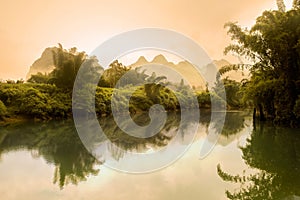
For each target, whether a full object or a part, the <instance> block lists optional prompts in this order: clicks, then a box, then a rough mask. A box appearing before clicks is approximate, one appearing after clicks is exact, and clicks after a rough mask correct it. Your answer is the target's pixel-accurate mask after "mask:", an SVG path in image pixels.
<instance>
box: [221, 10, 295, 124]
mask: <svg viewBox="0 0 300 200" xmlns="http://www.w3.org/2000/svg"><path fill="white" fill-rule="evenodd" d="M226 27H227V28H228V33H229V35H230V36H231V39H232V40H233V41H234V44H232V45H229V46H228V47H226V48H225V53H228V52H232V53H235V54H238V55H240V56H244V57H245V58H248V59H250V60H251V61H252V62H253V63H254V64H253V65H252V66H250V72H251V79H250V80H249V81H248V82H247V83H246V84H245V86H246V88H245V90H244V94H245V97H246V98H249V99H248V100H250V101H252V104H253V105H254V106H255V107H259V108H260V112H261V113H260V114H261V115H266V116H268V118H270V119H272V120H274V122H276V123H279V124H285V125H289V124H290V123H292V124H293V123H295V120H296V117H295V114H294V112H293V109H294V106H295V103H296V100H297V96H298V95H299V94H300V90H299V88H297V82H299V79H300V50H299V49H300V42H299V41H300V28H299V27H300V9H296V8H294V9H293V10H290V11H287V12H284V11H283V10H281V11H265V12H264V13H263V14H262V15H261V16H260V17H258V18H257V20H256V24H255V25H254V26H253V27H252V28H251V29H250V30H247V29H242V28H241V27H240V26H238V25H237V24H235V23H228V24H226ZM247 67H249V66H247Z"/></svg>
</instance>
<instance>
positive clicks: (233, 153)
mask: <svg viewBox="0 0 300 200" xmlns="http://www.w3.org/2000/svg"><path fill="white" fill-rule="evenodd" d="M209 119H210V117H209V115H207V116H205V115H201V120H200V122H194V121H186V122H184V123H185V126H186V129H185V133H183V134H182V140H179V141H177V143H176V144H178V145H180V144H184V142H185V139H184V138H185V137H184V136H185V134H189V127H191V126H192V125H194V124H195V123H199V129H198V132H197V136H196V138H195V140H194V142H193V144H192V145H191V147H190V148H189V149H188V151H187V152H186V153H185V154H184V155H183V156H182V157H181V158H180V159H179V160H178V161H176V162H175V163H173V164H172V165H170V166H168V167H166V168H163V169H161V170H158V171H156V172H152V173H147V174H138V175H137V174H135V175H133V174H127V173H121V172H118V171H115V170H113V169H110V168H109V167H107V166H106V165H105V161H101V162H100V161H98V160H97V159H95V158H94V157H93V156H92V155H91V154H90V153H89V152H88V151H87V150H86V149H85V147H84V146H83V145H82V143H81V141H80V139H79V137H78V135H77V133H76V130H75V128H74V124H73V123H72V121H60V122H57V121H55V122H48V123H33V122H31V123H29V122H28V123H23V124H17V125H10V126H7V127H0V199H2V200H8V199H18V200H19V199H32V200H35V199H43V200H44V199H45V200H47V199H70V200H71V199H72V200H74V199H87V200H93V199H105V200H110V199H114V200H116V199H120V200H121V199H122V200H126V199H130V200H134V199H144V200H148V199H149V200H154V199H155V200H156V199H159V200H160V199H175V200H177V199H178V200H182V199H189V200H194V199H195V200H196V199H197V200H198V199H212V200H214V199H227V196H226V191H227V190H228V191H229V193H228V192H227V195H228V196H229V197H231V198H232V199H300V197H299V196H300V192H299V191H300V131H299V129H287V128H275V127H272V126H269V125H266V124H256V126H255V127H254V126H253V123H252V119H251V115H250V114H248V113H244V112H229V113H227V116H226V120H225V125H224V129H223V131H222V134H221V135H220V137H219V139H218V142H217V144H216V146H215V148H214V149H213V151H212V152H211V153H210V154H209V155H208V156H207V157H206V158H205V159H199V157H200V148H201V144H202V142H203V141H204V139H205V138H206V135H207V129H208V125H209V121H210V120H209ZM134 120H135V121H136V123H138V124H143V123H144V124H145V123H147V120H148V118H147V116H144V115H140V116H135V119H134ZM179 123H180V116H179V115H178V114H175V113H170V114H168V120H167V122H166V125H165V127H164V129H163V130H162V131H161V133H159V134H157V135H156V136H154V137H151V138H149V139H134V138H132V137H129V136H127V135H126V134H124V133H123V132H122V131H121V130H120V129H118V127H117V126H116V125H115V124H114V122H113V119H112V118H110V117H106V118H103V119H101V120H100V124H101V126H102V127H103V130H104V132H105V133H106V134H107V137H108V138H109V139H110V141H112V142H113V143H114V144H116V145H117V146H118V147H121V148H122V149H124V150H125V151H128V152H133V151H134V152H147V151H149V150H152V151H155V150H158V149H160V148H164V147H165V146H166V145H168V143H169V142H170V141H171V140H172V139H173V136H174V132H175V130H176V129H177V128H178V126H179ZM215 128H216V130H218V124H215ZM174 148H176V147H174ZM110 151H111V157H112V159H114V161H115V162H118V161H120V160H122V159H130V156H128V155H126V152H125V153H124V151H123V152H120V151H117V150H116V149H114V148H110ZM132 162H133V163H132V164H138V161H136V162H134V161H132ZM232 176H236V177H239V178H241V180H239V178H235V180H233V179H234V178H233V177H232Z"/></svg>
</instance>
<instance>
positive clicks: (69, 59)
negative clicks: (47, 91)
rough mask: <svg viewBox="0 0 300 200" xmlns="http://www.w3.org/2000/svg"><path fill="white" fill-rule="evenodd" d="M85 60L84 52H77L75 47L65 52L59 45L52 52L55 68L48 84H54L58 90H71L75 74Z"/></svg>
mask: <svg viewBox="0 0 300 200" xmlns="http://www.w3.org/2000/svg"><path fill="white" fill-rule="evenodd" d="M86 58H87V54H86V53H85V52H77V49H76V48H75V47H73V48H71V49H70V50H66V49H63V47H62V45H61V44H59V48H57V50H56V51H53V61H54V66H55V68H54V70H53V71H52V72H51V73H50V76H51V79H50V80H49V81H50V83H54V84H55V85H56V86H57V87H60V88H65V89H72V88H73V85H74V82H75V78H76V76H77V72H78V70H79V68H80V66H81V65H82V64H83V62H84V61H85V59H86Z"/></svg>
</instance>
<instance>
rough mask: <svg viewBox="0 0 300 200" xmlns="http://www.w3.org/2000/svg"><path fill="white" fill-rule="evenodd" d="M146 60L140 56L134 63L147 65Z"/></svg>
mask: <svg viewBox="0 0 300 200" xmlns="http://www.w3.org/2000/svg"><path fill="white" fill-rule="evenodd" d="M147 62H148V60H147V59H146V58H145V57H144V56H140V57H139V59H138V60H137V61H136V63H141V64H143V63H147Z"/></svg>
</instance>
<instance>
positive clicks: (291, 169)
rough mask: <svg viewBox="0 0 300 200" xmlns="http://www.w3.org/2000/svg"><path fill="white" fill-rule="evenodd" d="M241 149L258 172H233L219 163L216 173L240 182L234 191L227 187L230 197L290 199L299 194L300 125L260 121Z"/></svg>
mask: <svg viewBox="0 0 300 200" xmlns="http://www.w3.org/2000/svg"><path fill="white" fill-rule="evenodd" d="M241 150H242V152H243V159H244V161H245V163H246V164H247V165H249V166H250V167H251V168H254V169H258V170H259V172H257V173H255V174H251V175H248V176H247V175H245V174H243V175H236V176H233V175H230V174H228V173H226V172H224V171H223V170H222V169H221V167H220V165H218V174H219V176H220V177H221V178H222V179H223V180H224V181H230V182H234V183H239V184H240V185H241V186H240V188H239V189H237V190H236V191H235V192H233V193H232V192H229V191H226V195H227V197H228V198H229V199H292V198H293V197H294V196H300V190H299V188H300V134H299V129H298V130H297V129H288V128H278V127H277V128H276V127H272V126H268V125H265V124H259V126H258V127H257V128H256V129H254V130H253V132H252V134H251V137H250V138H249V139H248V140H247V144H246V146H245V147H241Z"/></svg>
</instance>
